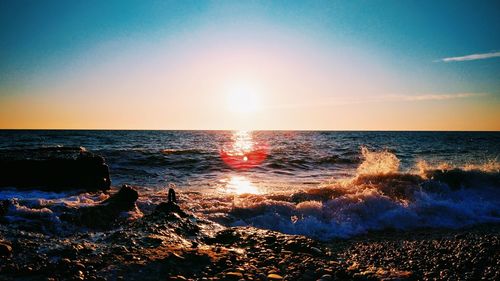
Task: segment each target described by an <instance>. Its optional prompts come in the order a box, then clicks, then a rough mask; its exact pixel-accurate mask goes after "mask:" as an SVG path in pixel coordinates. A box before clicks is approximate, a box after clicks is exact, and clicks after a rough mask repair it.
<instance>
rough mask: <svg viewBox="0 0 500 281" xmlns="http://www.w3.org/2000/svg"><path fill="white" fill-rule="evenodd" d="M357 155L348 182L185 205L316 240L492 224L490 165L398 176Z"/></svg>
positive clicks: (498, 204) (375, 159)
mask: <svg viewBox="0 0 500 281" xmlns="http://www.w3.org/2000/svg"><path fill="white" fill-rule="evenodd" d="M362 155H363V159H364V161H363V162H362V163H361V164H360V165H359V167H358V169H357V173H356V175H355V176H353V177H350V178H344V179H337V180H334V181H332V182H331V183H330V184H328V185H327V186H322V187H316V188H310V189H306V190H295V189H292V188H290V190H289V191H285V192H281V193H273V194H243V195H239V196H236V195H230V196H221V195H218V196H219V197H218V198H211V199H207V198H206V197H207V196H206V195H198V196H193V195H191V198H190V200H192V201H193V202H194V204H188V205H189V206H191V208H193V210H194V211H195V212H198V213H200V214H202V215H205V216H207V217H209V218H211V219H213V220H216V221H218V222H221V223H225V224H229V225H233V226H241V225H252V226H256V227H260V228H266V229H273V230H277V231H281V232H284V233H288V234H301V235H306V236H310V237H313V238H317V239H321V240H329V239H332V238H346V237H351V236H353V235H359V234H363V233H366V232H369V231H376V230H383V229H398V230H407V229H415V228H428V227H431V228H460V227H465V226H470V225H473V224H478V223H500V197H499V193H498V189H499V188H500V171H499V169H498V167H500V166H499V165H498V163H491V162H490V163H485V164H484V165H469V166H463V167H453V166H450V165H448V166H447V167H446V169H444V167H445V166H444V165H440V166H439V168H438V166H431V165H429V164H426V163H423V162H420V163H419V164H418V167H415V169H414V171H407V172H402V171H400V170H399V160H398V158H397V157H396V156H395V155H394V154H393V153H391V152H388V151H380V152H372V151H369V150H368V149H367V148H362ZM207 202H209V203H208V205H207Z"/></svg>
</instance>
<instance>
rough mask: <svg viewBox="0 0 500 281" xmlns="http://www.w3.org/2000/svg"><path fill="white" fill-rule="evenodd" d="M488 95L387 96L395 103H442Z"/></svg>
mask: <svg viewBox="0 0 500 281" xmlns="http://www.w3.org/2000/svg"><path fill="white" fill-rule="evenodd" d="M487 95H488V94H487V93H454V94H440V95H438V94H426V95H411V96H410V95H391V96H386V99H387V100H395V101H442V100H454V99H466V98H474V97H484V96H487Z"/></svg>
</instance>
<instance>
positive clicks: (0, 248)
mask: <svg viewBox="0 0 500 281" xmlns="http://www.w3.org/2000/svg"><path fill="white" fill-rule="evenodd" d="M10 255H12V246H11V245H9V244H8V243H7V242H5V241H0V257H8V256H10Z"/></svg>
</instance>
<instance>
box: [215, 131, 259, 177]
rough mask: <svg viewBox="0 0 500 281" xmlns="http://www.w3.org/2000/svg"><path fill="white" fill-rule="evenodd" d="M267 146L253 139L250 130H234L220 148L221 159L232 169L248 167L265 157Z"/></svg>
mask: <svg viewBox="0 0 500 281" xmlns="http://www.w3.org/2000/svg"><path fill="white" fill-rule="evenodd" d="M267 154H268V147H267V145H266V144H265V143H262V142H258V141H256V140H255V139H254V137H253V135H252V132H250V131H236V132H234V133H233V135H232V136H231V140H230V141H229V142H227V143H225V144H224V145H223V147H222V149H221V150H220V156H221V158H222V160H223V161H224V162H225V163H226V164H227V165H229V166H230V167H231V168H233V169H250V168H254V167H256V166H259V165H260V164H261V163H262V162H264V160H265V159H266V158H267Z"/></svg>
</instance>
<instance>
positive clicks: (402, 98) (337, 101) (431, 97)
mask: <svg viewBox="0 0 500 281" xmlns="http://www.w3.org/2000/svg"><path fill="white" fill-rule="evenodd" d="M485 96H489V94H488V93H453V94H421V95H382V96H365V97H358V98H330V99H323V100H317V101H312V102H305V103H289V104H279V105H274V106H267V107H265V108H264V109H289V108H305V107H325V106H342V105H355V104H366V103H381V102H419V101H446V100H455V99H467V98H478V97H485Z"/></svg>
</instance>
